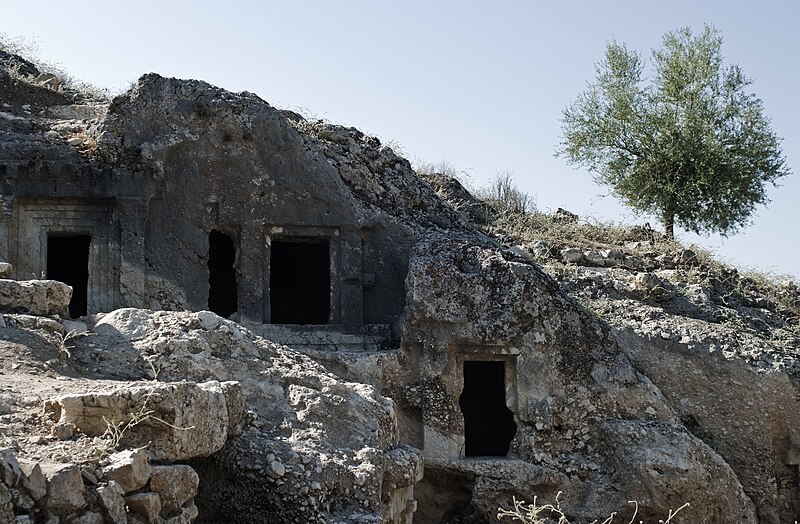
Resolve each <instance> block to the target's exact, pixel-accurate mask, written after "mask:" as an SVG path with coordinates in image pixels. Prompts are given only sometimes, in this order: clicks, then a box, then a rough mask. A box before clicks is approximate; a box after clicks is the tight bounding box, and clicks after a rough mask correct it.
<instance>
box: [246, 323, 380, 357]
mask: <svg viewBox="0 0 800 524" xmlns="http://www.w3.org/2000/svg"><path fill="white" fill-rule="evenodd" d="M244 326H245V327H246V328H247V329H249V330H250V331H251V332H253V333H255V334H256V335H258V336H260V337H262V338H265V339H267V340H270V341H272V342H275V343H277V344H281V345H284V346H288V347H290V348H293V349H297V350H300V351H302V350H304V349H311V350H317V351H319V350H330V351H379V350H381V349H383V348H385V347H386V345H387V343H388V341H389V340H390V339H391V328H390V326H389V325H388V324H368V325H363V326H345V325H335V324H333V325H331V324H326V325H288V324H245V325H244Z"/></svg>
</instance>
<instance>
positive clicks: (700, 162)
mask: <svg viewBox="0 0 800 524" xmlns="http://www.w3.org/2000/svg"><path fill="white" fill-rule="evenodd" d="M721 47H722V38H721V36H720V35H719V33H718V32H717V31H716V30H715V29H714V28H713V27H711V26H706V27H705V30H704V31H703V32H702V34H700V35H697V36H695V35H693V34H692V31H691V29H690V28H688V27H686V28H681V29H678V30H676V31H672V32H669V33H667V34H666V35H664V37H663V43H662V46H661V48H660V49H655V50H653V52H652V62H651V65H652V67H648V68H647V71H645V69H646V66H647V65H648V64H647V61H645V59H644V58H643V57H642V55H641V54H640V53H637V52H635V51H631V50H629V49H628V48H627V47H626V46H625V45H624V44H617V43H616V42H611V43H609V44H607V47H606V53H605V60H603V61H602V62H600V63H598V64H597V65H596V70H597V78H596V80H595V82H594V83H592V84H589V85H588V87H587V89H586V91H584V92H583V93H581V94H580V95H579V96H578V97H577V99H575V100H574V101H573V102H572V103H571V104H570V105H569V106H568V107H567V109H565V110H564V111H563V116H562V120H561V123H562V132H563V141H562V142H561V144H560V145H559V147H558V149H557V154H558V155H560V156H562V157H564V158H566V160H567V161H568V162H569V163H571V164H576V165H582V166H584V167H586V168H588V169H589V171H590V172H592V173H593V175H594V178H595V181H596V182H598V183H599V184H603V185H607V186H610V188H611V190H612V194H614V195H616V196H617V197H619V198H620V199H621V200H622V202H623V203H624V204H625V205H627V206H629V207H630V208H632V209H634V210H635V211H638V212H643V213H648V214H651V215H654V216H656V217H658V218H659V219H660V221H661V223H662V224H663V226H664V229H665V232H666V234H667V236H669V237H673V236H674V226H675V225H676V224H677V225H679V226H681V227H683V228H684V229H686V230H688V231H693V232H696V233H704V232H719V233H720V234H722V235H724V236H727V235H729V234H731V233H735V232H736V231H737V230H738V228H739V227H741V226H743V225H745V224H747V221H748V217H750V215H751V214H752V213H753V211H754V209H755V207H756V205H758V204H766V203H767V202H768V198H767V195H766V189H765V185H766V183H768V182H769V183H772V184H775V182H776V181H777V180H778V179H779V178H780V177H783V176H786V175H788V174H789V172H790V171H789V169H788V167H787V166H786V160H785V158H784V157H783V156H782V153H781V148H780V142H781V139H780V138H778V137H777V136H776V135H775V133H774V132H773V131H772V130H771V128H770V121H769V119H768V118H767V117H766V116H765V115H764V111H763V104H762V102H761V100H760V99H759V98H757V97H756V96H755V95H754V94H752V93H750V92H748V91H747V87H748V86H749V85H750V84H751V83H752V81H751V80H750V79H748V78H747V77H745V75H744V74H743V73H742V70H741V69H740V68H739V66H737V65H723V60H722V54H721Z"/></svg>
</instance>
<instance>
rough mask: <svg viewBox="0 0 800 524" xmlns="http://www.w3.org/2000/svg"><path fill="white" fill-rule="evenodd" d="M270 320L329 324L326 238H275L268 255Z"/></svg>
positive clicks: (329, 283)
mask: <svg viewBox="0 0 800 524" xmlns="http://www.w3.org/2000/svg"><path fill="white" fill-rule="evenodd" d="M269 301H270V322H271V323H273V324H327V323H328V319H329V317H330V314H331V263H330V242H329V241H328V239H327V238H313V237H289V238H281V239H273V240H272V242H271V246H270V257H269Z"/></svg>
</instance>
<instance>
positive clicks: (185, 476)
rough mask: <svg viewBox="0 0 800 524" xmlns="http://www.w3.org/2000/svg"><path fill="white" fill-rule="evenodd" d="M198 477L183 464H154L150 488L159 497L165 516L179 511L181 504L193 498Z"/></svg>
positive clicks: (197, 484)
mask: <svg viewBox="0 0 800 524" xmlns="http://www.w3.org/2000/svg"><path fill="white" fill-rule="evenodd" d="M199 485H200V477H198V476H197V473H196V472H195V471H194V469H192V468H191V467H189V466H187V465H185V464H175V465H172V466H155V467H153V474H152V475H151V476H150V490H151V491H154V492H156V493H158V495H159V496H160V497H161V508H162V512H164V514H165V516H173V515H175V514H177V513H180V512H181V508H182V507H183V505H184V504H185V503H186V502H188V501H189V500H191V499H192V498H194V496H195V495H196V494H197V487H198V486H199Z"/></svg>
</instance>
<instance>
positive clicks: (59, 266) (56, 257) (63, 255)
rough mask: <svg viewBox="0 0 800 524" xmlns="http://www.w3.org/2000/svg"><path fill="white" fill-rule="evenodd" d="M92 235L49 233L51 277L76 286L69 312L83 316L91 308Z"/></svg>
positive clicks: (49, 274)
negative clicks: (90, 269)
mask: <svg viewBox="0 0 800 524" xmlns="http://www.w3.org/2000/svg"><path fill="white" fill-rule="evenodd" d="M91 242H92V237H91V236H89V235H86V234H80V235H72V234H59V233H50V234H48V235H47V278H49V279H52V280H58V281H60V282H64V283H65V284H67V285H69V286H72V299H71V300H70V301H69V316H70V317H72V318H78V317H82V316H84V315H86V314H87V312H88V302H89V300H88V299H89V297H88V288H89V245H90V244H91Z"/></svg>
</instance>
